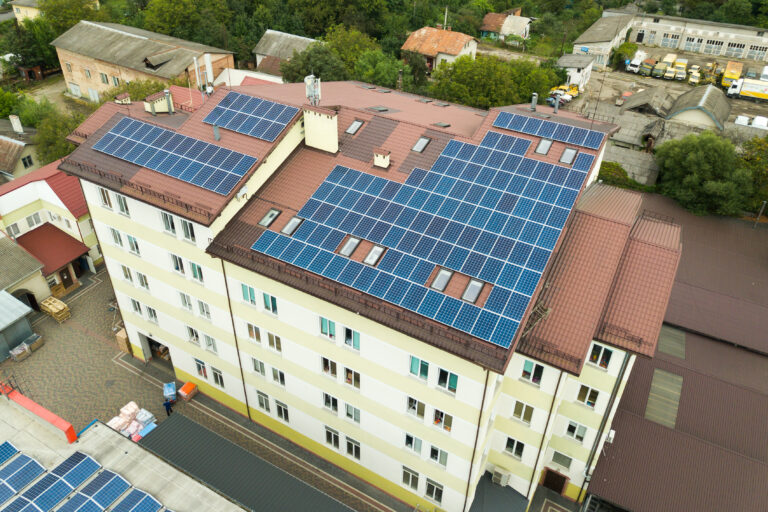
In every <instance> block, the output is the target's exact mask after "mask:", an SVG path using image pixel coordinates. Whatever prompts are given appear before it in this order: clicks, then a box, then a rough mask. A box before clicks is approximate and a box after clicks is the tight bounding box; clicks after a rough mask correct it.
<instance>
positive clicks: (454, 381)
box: [448, 373, 459, 393]
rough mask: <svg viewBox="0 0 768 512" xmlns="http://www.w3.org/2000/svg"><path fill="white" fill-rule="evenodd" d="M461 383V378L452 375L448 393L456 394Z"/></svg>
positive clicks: (449, 378)
mask: <svg viewBox="0 0 768 512" xmlns="http://www.w3.org/2000/svg"><path fill="white" fill-rule="evenodd" d="M458 383H459V376H458V375H456V374H455V373H452V374H450V376H449V377H448V391H453V392H454V393H455V392H456V386H457V384H458Z"/></svg>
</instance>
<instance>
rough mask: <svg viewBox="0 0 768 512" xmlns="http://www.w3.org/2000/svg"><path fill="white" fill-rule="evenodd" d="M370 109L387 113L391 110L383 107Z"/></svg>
mask: <svg viewBox="0 0 768 512" xmlns="http://www.w3.org/2000/svg"><path fill="white" fill-rule="evenodd" d="M369 108H370V110H375V111H376V112H386V111H388V110H389V109H388V108H387V107H381V106H378V107H369Z"/></svg>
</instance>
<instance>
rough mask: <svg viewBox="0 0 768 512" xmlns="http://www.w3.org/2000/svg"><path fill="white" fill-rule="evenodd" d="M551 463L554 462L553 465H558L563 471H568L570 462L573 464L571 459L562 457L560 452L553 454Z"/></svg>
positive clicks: (565, 456)
mask: <svg viewBox="0 0 768 512" xmlns="http://www.w3.org/2000/svg"><path fill="white" fill-rule="evenodd" d="M552 462H554V463H555V464H559V465H560V466H563V467H564V468H565V469H570V468H571V462H573V459H571V458H570V457H568V456H567V455H564V454H562V453H560V452H555V453H553V454H552Z"/></svg>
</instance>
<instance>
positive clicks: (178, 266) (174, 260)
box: [171, 254, 184, 274]
mask: <svg viewBox="0 0 768 512" xmlns="http://www.w3.org/2000/svg"><path fill="white" fill-rule="evenodd" d="M171 264H172V266H173V270H175V271H176V272H178V273H179V274H184V260H182V259H181V258H179V257H178V256H176V255H175V254H171Z"/></svg>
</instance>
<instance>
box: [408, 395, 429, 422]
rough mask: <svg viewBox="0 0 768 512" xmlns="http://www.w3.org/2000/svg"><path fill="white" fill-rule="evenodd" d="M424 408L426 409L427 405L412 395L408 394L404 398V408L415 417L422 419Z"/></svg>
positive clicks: (424, 412)
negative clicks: (406, 397)
mask: <svg viewBox="0 0 768 512" xmlns="http://www.w3.org/2000/svg"><path fill="white" fill-rule="evenodd" d="M426 409H427V406H426V404H425V403H424V402H422V401H420V400H418V399H416V398H414V397H412V396H409V397H408V399H407V400H406V404H405V410H406V412H408V414H410V415H411V416H414V417H416V418H419V419H421V420H423V419H424V416H425V414H426Z"/></svg>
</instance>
